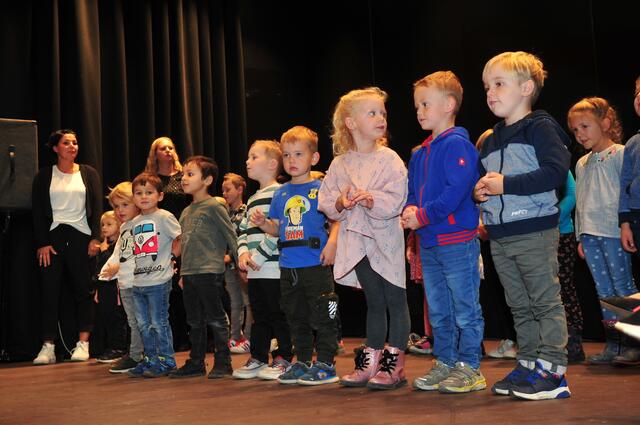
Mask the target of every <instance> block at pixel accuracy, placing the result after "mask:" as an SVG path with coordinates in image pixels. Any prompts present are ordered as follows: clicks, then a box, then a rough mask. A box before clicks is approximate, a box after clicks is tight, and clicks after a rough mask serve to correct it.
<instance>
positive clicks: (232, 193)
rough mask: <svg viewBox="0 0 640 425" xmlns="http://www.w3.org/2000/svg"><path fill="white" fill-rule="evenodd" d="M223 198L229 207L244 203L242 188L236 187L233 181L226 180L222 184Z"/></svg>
mask: <svg viewBox="0 0 640 425" xmlns="http://www.w3.org/2000/svg"><path fill="white" fill-rule="evenodd" d="M222 197H223V198H224V200H225V201H227V204H229V205H234V204H235V203H236V202H238V200H240V201H242V186H240V187H235V185H234V184H233V183H232V182H231V180H225V181H224V182H222Z"/></svg>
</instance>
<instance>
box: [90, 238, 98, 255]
mask: <svg viewBox="0 0 640 425" xmlns="http://www.w3.org/2000/svg"><path fill="white" fill-rule="evenodd" d="M99 252H100V241H98V240H96V239H91V240H90V241H89V247H88V248H87V254H88V255H89V257H95V256H96V255H98V253H99Z"/></svg>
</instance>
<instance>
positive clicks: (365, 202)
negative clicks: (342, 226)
mask: <svg viewBox="0 0 640 425" xmlns="http://www.w3.org/2000/svg"><path fill="white" fill-rule="evenodd" d="M351 202H352V203H353V204H354V205H356V204H357V205H362V206H363V207H365V208H368V209H371V208H373V195H372V194H370V193H369V192H367V191H366V190H362V189H358V190H356V191H355V192H354V194H353V196H352V197H351Z"/></svg>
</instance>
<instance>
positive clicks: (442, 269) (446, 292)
mask: <svg viewBox="0 0 640 425" xmlns="http://www.w3.org/2000/svg"><path fill="white" fill-rule="evenodd" d="M479 255H480V243H479V242H478V240H477V239H473V240H471V241H469V242H463V243H458V244H453V245H442V246H434V247H431V248H424V247H420V256H421V259H422V275H423V277H424V290H425V296H426V297H427V301H428V304H429V321H430V322H431V327H432V328H433V339H434V346H433V355H434V356H435V357H436V358H437V359H438V360H440V361H441V362H443V363H444V364H446V365H447V366H450V367H453V366H455V364H456V362H465V363H467V364H468V365H469V366H471V367H472V368H474V369H477V368H478V367H480V357H481V355H482V350H481V344H482V335H483V332H484V319H483V318H482V309H481V308H480V271H479V269H478V256H479Z"/></svg>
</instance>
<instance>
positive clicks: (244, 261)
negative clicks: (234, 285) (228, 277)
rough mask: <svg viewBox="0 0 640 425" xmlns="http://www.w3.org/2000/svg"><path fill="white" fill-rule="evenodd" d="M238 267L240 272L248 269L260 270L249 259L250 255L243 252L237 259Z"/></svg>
mask: <svg viewBox="0 0 640 425" xmlns="http://www.w3.org/2000/svg"><path fill="white" fill-rule="evenodd" d="M238 267H240V270H244V271H248V270H249V269H251V270H255V271H258V270H260V266H259V265H258V264H256V262H255V261H253V260H252V259H251V254H249V253H248V252H245V253H244V254H242V255H241V256H240V258H239V259H238Z"/></svg>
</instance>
